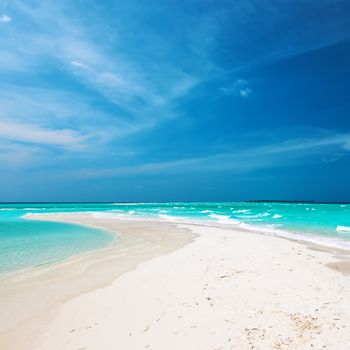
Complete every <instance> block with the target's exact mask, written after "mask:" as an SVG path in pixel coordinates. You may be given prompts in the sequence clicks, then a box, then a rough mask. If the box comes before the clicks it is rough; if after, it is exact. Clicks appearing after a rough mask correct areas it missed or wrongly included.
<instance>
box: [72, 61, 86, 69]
mask: <svg viewBox="0 0 350 350" xmlns="http://www.w3.org/2000/svg"><path fill="white" fill-rule="evenodd" d="M70 64H71V65H72V66H74V67H78V68H87V67H86V65H85V64H84V63H82V62H79V61H71V63H70Z"/></svg>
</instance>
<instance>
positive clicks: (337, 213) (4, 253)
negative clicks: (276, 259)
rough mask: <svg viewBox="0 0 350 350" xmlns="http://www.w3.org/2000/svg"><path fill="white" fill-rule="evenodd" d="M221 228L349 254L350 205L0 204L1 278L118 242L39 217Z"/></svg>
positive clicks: (101, 233)
mask: <svg viewBox="0 0 350 350" xmlns="http://www.w3.org/2000/svg"><path fill="white" fill-rule="evenodd" d="M62 212H89V213H91V215H93V216H96V217H108V218H116V219H121V220H122V219H133V220H144V219H152V218H157V219H160V220H165V221H176V222H179V221H180V222H201V223H207V224H210V223H220V224H227V225H232V226H233V227H242V228H245V229H248V230H254V231H259V232H261V233H263V234H268V235H277V236H283V237H288V238H295V239H303V240H306V241H310V242H314V243H319V244H324V245H328V246H334V247H340V248H347V249H350V204H317V203H281V202H208V203H197V202H193V203H189V202H185V203H184V202H178V203H68V204H67V203H56V204H55V203H50V204H40V203H36V204H6V203H3V204H0V273H7V272H11V271H17V270H20V269H23V268H28V267H32V266H38V265H42V264H49V263H52V262H55V261H59V260H62V259H66V258H68V257H70V256H73V255H76V254H79V253H82V252H86V251H89V250H93V249H99V248H103V247H106V246H108V245H110V244H112V243H113V242H115V240H116V239H117V238H116V236H115V235H114V234H112V233H110V232H107V231H105V230H98V229H94V228H90V227H85V226H80V225H73V224H63V223H55V222H45V221H34V220H26V219H25V215H32V214H35V213H62Z"/></svg>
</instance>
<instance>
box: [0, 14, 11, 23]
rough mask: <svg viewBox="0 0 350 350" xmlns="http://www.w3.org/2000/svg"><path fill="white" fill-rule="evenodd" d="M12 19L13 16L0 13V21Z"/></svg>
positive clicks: (6, 21) (4, 21) (5, 21)
mask: <svg viewBox="0 0 350 350" xmlns="http://www.w3.org/2000/svg"><path fill="white" fill-rule="evenodd" d="M11 21H12V18H11V17H10V16H7V15H0V23H9V22H11Z"/></svg>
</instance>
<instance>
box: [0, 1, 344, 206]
mask: <svg viewBox="0 0 350 350" xmlns="http://www.w3.org/2000/svg"><path fill="white" fill-rule="evenodd" d="M0 44H1V50H0V201H28V202H30V201H53V202H54V201H113V202H114V201H230V200H232V201H234V200H252V199H285V200H298V199H299V200H317V201H350V182H349V179H350V2H349V1H341V0H327V1H326V0H320V1H314V0H297V1H289V0H264V1H261V0H236V1H232V0H176V1H175V0H162V1H160V0H158V1H155V0H137V1H136V0H128V1H121V0H101V1H97V0H95V1H91V0H80V1H79V0H60V1H43V0H41V1H40V0H23V1H21V0H12V1H3V0H0Z"/></svg>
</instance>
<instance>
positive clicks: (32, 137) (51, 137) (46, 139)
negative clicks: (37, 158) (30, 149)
mask: <svg viewBox="0 0 350 350" xmlns="http://www.w3.org/2000/svg"><path fill="white" fill-rule="evenodd" d="M0 138H2V139H4V140H9V141H15V142H28V143H33V144H44V145H53V146H59V147H63V148H67V149H74V150H77V149H81V148H84V142H85V141H86V137H85V136H84V135H81V134H80V133H79V132H76V131H74V130H69V129H49V128H45V127H42V126H38V125H32V124H20V123H13V122H6V121H0Z"/></svg>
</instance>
